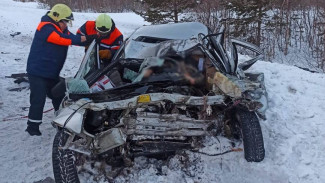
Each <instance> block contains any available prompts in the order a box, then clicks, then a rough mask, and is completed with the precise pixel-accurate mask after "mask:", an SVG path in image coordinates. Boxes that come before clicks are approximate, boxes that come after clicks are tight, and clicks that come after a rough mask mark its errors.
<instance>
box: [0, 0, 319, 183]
mask: <svg viewBox="0 0 325 183" xmlns="http://www.w3.org/2000/svg"><path fill="white" fill-rule="evenodd" d="M37 6H38V5H37V4H36V3H19V2H14V1H12V0H1V1H0V18H1V20H2V25H1V27H0V139H1V140H0V146H1V148H0V162H1V164H0V182H4V183H5V182H13V183H16V182H26V183H29V182H37V181H40V180H43V179H45V178H46V177H50V178H53V172H52V162H51V148H52V141H53V138H54V135H55V132H56V131H55V129H54V128H53V127H52V126H51V124H50V122H51V119H52V118H53V117H54V115H53V111H50V112H48V113H45V114H44V118H43V121H44V123H43V124H42V125H41V131H42V133H43V135H42V136H41V137H30V136H28V135H27V134H26V132H24V130H25V128H26V119H25V118H20V117H23V116H25V115H27V113H28V107H29V91H28V90H26V89H23V90H22V91H19V92H10V91H9V89H13V88H18V87H23V86H25V85H24V84H20V85H18V84H15V83H14V82H13V81H14V80H13V79H10V78H5V76H10V75H11V74H14V73H22V72H25V69H26V60H27V57H28V53H29V49H30V45H31V41H32V38H33V35H34V31H35V29H36V27H37V25H38V23H39V21H40V17H41V16H42V15H43V14H45V12H46V10H42V9H37ZM97 15H98V14H96V13H74V16H75V21H74V22H73V27H72V28H70V30H71V31H72V32H75V31H76V30H77V28H78V27H79V26H81V25H82V24H83V23H84V22H85V21H86V20H93V19H95V18H96V16H97ZM110 15H111V16H112V17H113V19H114V20H115V22H116V25H117V27H118V28H119V29H120V30H121V32H122V33H124V35H126V36H128V35H129V34H130V33H131V32H132V31H133V30H134V29H135V28H137V27H139V26H142V25H143V24H146V23H145V22H144V21H143V19H142V18H141V17H139V16H137V15H135V14H133V13H122V14H110ZM15 32H21V34H19V35H17V36H14V37H12V36H10V34H12V33H15ZM83 53H84V52H83V48H81V47H74V46H72V47H70V48H69V54H68V58H67V61H66V64H65V66H64V69H63V70H62V72H61V75H62V76H64V77H68V76H73V75H74V74H75V72H76V70H77V69H78V67H79V64H80V60H81V58H82V56H83ZM242 58H243V57H242ZM250 71H254V72H263V73H264V74H265V84H266V88H267V91H268V94H269V105H270V106H269V109H268V110H267V112H266V116H267V120H265V121H261V126H262V130H263V136H264V142H265V149H266V156H265V159H264V161H263V162H260V163H248V162H246V160H245V159H244V154H243V152H233V153H228V154H225V155H223V156H215V157H210V156H206V155H201V154H195V153H192V152H187V153H186V154H187V155H188V157H187V159H188V161H186V162H188V163H186V164H184V160H183V159H184V156H180V155H177V156H175V157H172V158H171V159H170V160H169V161H168V162H163V161H158V160H154V159H147V158H143V157H141V158H137V159H136V160H135V165H134V166H133V167H132V168H127V169H125V170H123V171H122V173H121V174H120V176H118V177H117V178H116V182H135V183H140V182H141V183H143V182H148V183H154V182H161V183H162V182H179V183H183V182H184V183H194V182H203V183H208V182H211V183H212V182H224V183H233V182H247V183H260V182H264V183H269V182H270V183H271V182H281V183H282V182H283V183H287V182H292V183H296V182H306V183H322V182H325V170H324V168H323V167H324V166H325V155H324V152H325V143H324V139H325V124H324V120H325V105H324V103H325V95H324V93H325V75H324V74H318V73H310V72H307V71H303V70H301V69H298V68H296V67H292V66H286V65H281V64H273V63H269V62H263V61H259V62H257V63H256V64H255V65H254V66H253V67H252V68H251V69H250ZM1 103H3V104H2V105H1ZM50 108H52V106H51V102H50V101H47V103H46V106H45V110H47V109H50ZM12 118H14V119H13V120H9V121H5V119H12ZM218 140H220V141H221V143H220V144H219V143H218ZM205 145H206V146H207V147H205V148H203V149H202V150H201V151H203V152H208V153H220V152H222V151H224V150H225V149H226V148H227V146H229V143H228V141H227V139H224V138H221V137H220V138H219V139H216V138H207V139H206V142H205ZM181 157H182V158H181ZM185 157H186V156H185ZM82 180H83V181H84V182H94V180H93V179H92V178H89V179H88V180H87V177H85V176H84V177H82ZM99 182H103V180H101V181H99Z"/></svg>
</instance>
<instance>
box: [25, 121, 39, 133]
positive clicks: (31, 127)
mask: <svg viewBox="0 0 325 183" xmlns="http://www.w3.org/2000/svg"><path fill="white" fill-rule="evenodd" d="M40 124H42V123H41V122H40V123H34V122H29V121H28V122H27V129H26V130H25V131H26V132H28V133H29V135H30V136H33V135H36V136H41V135H42V133H41V132H40V131H39V125H40Z"/></svg>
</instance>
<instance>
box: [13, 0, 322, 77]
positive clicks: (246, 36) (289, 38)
mask: <svg viewBox="0 0 325 183" xmlns="http://www.w3.org/2000/svg"><path fill="white" fill-rule="evenodd" d="M18 1H35V0H18ZM36 1H37V2H39V3H43V4H46V5H49V6H53V5H54V4H56V3H65V4H67V5H69V6H70V7H71V8H72V9H73V11H92V12H110V13H118V12H131V11H133V12H135V13H137V14H139V15H140V16H142V17H143V18H144V19H145V20H146V21H148V22H151V23H152V24H160V23H169V22H186V21H198V22H201V23H203V24H205V25H206V26H208V27H209V28H210V29H211V30H212V31H213V32H215V31H217V30H218V29H219V28H220V26H222V25H223V26H225V27H226V32H225V33H226V38H229V37H237V38H240V39H243V40H246V41H248V42H252V43H254V44H256V45H258V46H260V47H261V48H262V49H263V50H264V53H265V56H266V59H267V60H270V61H277V62H282V63H287V64H290V65H298V66H301V67H307V68H309V69H314V70H322V71H325V42H324V40H325V1H324V0H163V1H162V0H78V1H75V0H36Z"/></svg>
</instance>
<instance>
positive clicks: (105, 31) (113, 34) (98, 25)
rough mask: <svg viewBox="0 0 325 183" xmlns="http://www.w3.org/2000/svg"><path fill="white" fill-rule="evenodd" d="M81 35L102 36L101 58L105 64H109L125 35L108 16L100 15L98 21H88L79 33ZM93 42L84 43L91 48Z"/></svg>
mask: <svg viewBox="0 0 325 183" xmlns="http://www.w3.org/2000/svg"><path fill="white" fill-rule="evenodd" d="M77 34H79V35H92V34H98V35H99V36H100V38H99V39H100V40H98V42H100V44H99V45H100V47H99V57H100V59H101V60H103V61H104V62H109V61H110V60H111V58H112V57H113V55H114V54H115V52H116V51H117V50H118V49H119V48H120V45H121V44H122V42H123V34H122V33H121V32H120V31H119V30H118V29H117V28H116V27H115V23H114V21H113V20H112V19H111V17H110V16H108V15H106V14H100V15H99V16H98V17H97V19H96V21H87V22H86V23H84V24H83V25H82V26H81V27H80V28H79V29H78V31H77ZM90 43H91V41H88V40H87V41H86V42H85V43H83V45H84V46H86V48H87V46H89V44H90Z"/></svg>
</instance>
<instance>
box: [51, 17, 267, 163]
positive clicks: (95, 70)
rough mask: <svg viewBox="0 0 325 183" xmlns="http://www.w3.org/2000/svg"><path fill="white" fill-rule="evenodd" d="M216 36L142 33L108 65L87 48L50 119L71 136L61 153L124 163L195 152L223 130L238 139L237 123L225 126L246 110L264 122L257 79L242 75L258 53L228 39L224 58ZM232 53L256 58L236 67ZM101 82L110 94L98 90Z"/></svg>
mask: <svg viewBox="0 0 325 183" xmlns="http://www.w3.org/2000/svg"><path fill="white" fill-rule="evenodd" d="M184 30H186V31H184ZM223 31H224V29H221V30H220V32H219V33H216V34H211V32H210V31H209V29H208V28H207V27H206V26H204V25H203V24H200V23H180V24H168V25H153V26H145V27H142V28H139V29H138V30H136V31H135V32H134V33H133V34H132V35H131V36H130V37H129V38H128V39H127V40H126V41H125V42H124V44H123V45H122V46H121V48H120V49H119V50H118V51H117V53H116V55H115V56H114V58H113V60H112V62H111V63H109V64H108V65H105V64H103V63H101V62H100V61H98V58H99V57H98V53H97V51H98V50H97V49H98V47H97V46H96V43H95V42H93V43H92V44H91V45H90V47H89V48H88V51H87V53H86V56H85V58H84V60H83V62H82V64H81V67H80V69H79V71H78V74H77V75H76V77H75V78H74V79H73V80H71V81H68V82H67V85H68V87H67V88H68V95H67V99H66V100H65V101H64V102H63V103H62V109H61V110H60V111H59V115H58V116H57V117H56V119H54V124H55V125H56V126H58V127H60V128H65V129H66V130H67V131H68V133H69V135H70V138H69V140H68V141H67V143H66V144H65V148H66V149H70V150H72V151H76V152H79V153H83V154H87V155H94V156H97V155H103V154H114V156H117V155H116V154H118V156H121V157H123V159H124V160H125V158H126V157H127V158H132V157H135V156H140V155H152V154H159V153H165V152H175V151H176V150H179V149H194V148H198V147H199V146H200V145H198V144H199V143H198V140H197V138H198V137H204V136H211V135H220V134H225V133H223V132H222V130H224V129H226V128H227V129H228V128H230V127H231V128H232V129H231V130H229V131H228V132H227V133H229V134H231V135H233V136H234V137H236V138H240V137H242V135H241V134H240V129H238V128H240V125H238V124H237V122H238V121H237V122H234V123H236V124H232V125H229V124H228V123H229V121H231V120H234V116H235V113H234V111H236V110H237V109H239V108H245V109H248V111H252V112H253V113H258V114H259V116H260V117H262V118H265V110H266V109H267V92H266V89H265V85H264V75H263V74H262V73H246V72H244V71H245V70H247V69H248V68H249V67H250V66H251V65H253V64H254V63H255V62H256V61H257V60H259V59H261V58H263V53H262V51H261V49H260V48H258V47H257V46H255V45H252V44H250V43H247V42H243V41H239V40H236V39H232V40H231V45H232V46H231V54H230V55H228V53H227V51H226V50H225V48H224V46H223V45H224V43H223V42H224V40H223ZM238 47H243V48H245V49H248V50H250V51H253V52H254V53H256V55H257V56H256V57H254V58H252V59H250V60H248V61H246V62H243V63H240V64H239V63H238V52H237V51H238ZM96 50H97V51H96ZM103 76H106V77H107V78H108V81H109V82H111V83H112V86H113V87H112V88H104V86H103V85H100V84H102V83H100V82H98V80H99V79H100V78H102V77H103ZM95 87H96V90H95V89H94V88H95ZM101 87H102V88H101ZM263 148H264V147H263ZM114 156H113V157H114ZM263 158H264V156H263Z"/></svg>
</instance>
